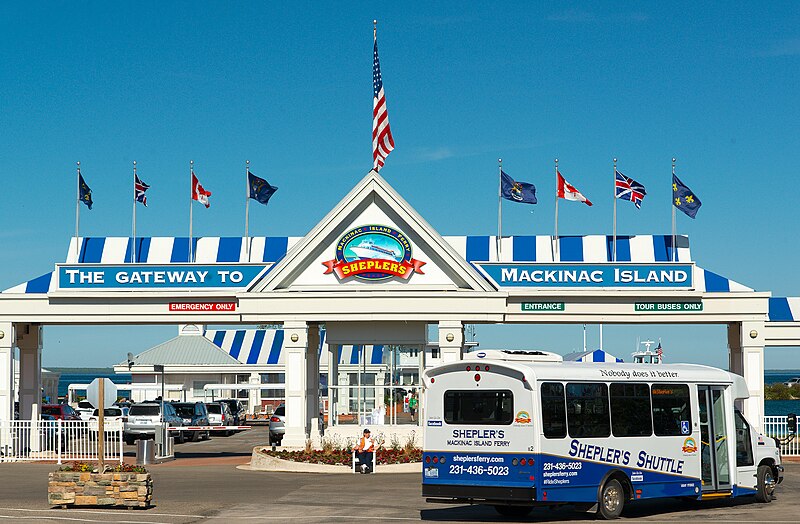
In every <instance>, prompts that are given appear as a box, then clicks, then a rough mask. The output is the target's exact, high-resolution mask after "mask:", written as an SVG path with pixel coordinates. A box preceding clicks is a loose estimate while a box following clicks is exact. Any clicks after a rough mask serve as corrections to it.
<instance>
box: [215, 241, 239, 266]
mask: <svg viewBox="0 0 800 524" xmlns="http://www.w3.org/2000/svg"><path fill="white" fill-rule="evenodd" d="M241 255H242V238H241V237H222V238H220V239H219V249H217V262H240V261H241Z"/></svg>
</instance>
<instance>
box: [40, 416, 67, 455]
mask: <svg viewBox="0 0 800 524" xmlns="http://www.w3.org/2000/svg"><path fill="white" fill-rule="evenodd" d="M39 435H40V439H41V440H40V441H39V442H40V445H41V447H42V449H50V450H55V449H56V448H57V447H58V444H59V443H60V444H61V451H66V449H67V439H66V437H67V436H68V433H67V432H63V433H62V435H60V436H61V437H62V438H60V439H59V434H58V422H56V417H54V416H53V415H45V414H42V415H41V417H40V420H39Z"/></svg>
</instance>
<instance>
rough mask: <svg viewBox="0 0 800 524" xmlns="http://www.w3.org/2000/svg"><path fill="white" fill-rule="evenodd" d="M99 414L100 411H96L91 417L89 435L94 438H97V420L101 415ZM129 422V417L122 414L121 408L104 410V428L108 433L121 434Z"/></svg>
mask: <svg viewBox="0 0 800 524" xmlns="http://www.w3.org/2000/svg"><path fill="white" fill-rule="evenodd" d="M99 412H100V410H99V409H95V410H94V411H93V412H92V416H91V417H89V435H90V436H93V437H94V438H96V437H97V424H98V423H97V418H98V416H99V415H100V413H99ZM127 421H128V417H126V416H125V415H124V414H123V413H122V409H121V408H118V407H116V406H114V407H110V408H106V409H104V410H103V426H104V427H105V431H106V432H114V433H119V431H120V430H121V429H122V428H123V426H124V424H125V422H127Z"/></svg>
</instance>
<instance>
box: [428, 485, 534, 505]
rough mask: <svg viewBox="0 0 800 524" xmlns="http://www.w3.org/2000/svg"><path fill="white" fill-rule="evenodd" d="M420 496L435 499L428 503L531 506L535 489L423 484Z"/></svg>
mask: <svg viewBox="0 0 800 524" xmlns="http://www.w3.org/2000/svg"><path fill="white" fill-rule="evenodd" d="M422 496H423V497H426V498H427V499H435V500H428V502H452V503H463V502H470V503H472V502H478V503H484V502H489V503H490V502H505V503H509V502H511V503H517V504H533V503H534V502H535V501H536V488H534V487H530V488H518V487H503V486H458V485H446V484H423V485H422Z"/></svg>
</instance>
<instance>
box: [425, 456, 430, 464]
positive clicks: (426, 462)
mask: <svg viewBox="0 0 800 524" xmlns="http://www.w3.org/2000/svg"><path fill="white" fill-rule="evenodd" d="M430 463H431V457H430V455H429V456H427V457H425V464H430Z"/></svg>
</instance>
